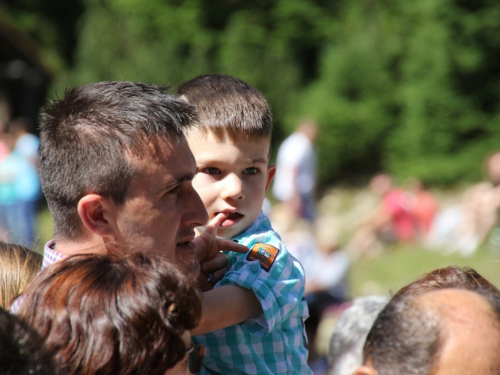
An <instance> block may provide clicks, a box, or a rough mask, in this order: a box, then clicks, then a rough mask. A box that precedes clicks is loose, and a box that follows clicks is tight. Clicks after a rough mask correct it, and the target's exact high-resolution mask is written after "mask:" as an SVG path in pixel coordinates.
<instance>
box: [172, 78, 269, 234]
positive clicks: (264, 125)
mask: <svg viewBox="0 0 500 375" xmlns="http://www.w3.org/2000/svg"><path fill="white" fill-rule="evenodd" d="M177 91H178V94H179V95H181V98H182V99H184V100H186V101H187V102H189V103H190V104H193V105H194V106H195V107H196V108H197V110H198V126H196V127H192V128H189V129H188V130H187V132H186V137H187V140H188V142H189V146H190V147H191V150H192V151H193V154H194V157H195V159H196V164H197V166H198V170H199V172H198V174H197V175H196V177H195V178H194V180H193V186H194V187H195V189H196V191H197V192H198V193H199V194H200V196H201V199H202V200H203V203H204V205H205V207H206V209H207V211H208V215H209V218H210V219H212V218H213V217H215V216H217V214H219V213H221V212H222V213H226V214H228V218H227V219H226V220H225V221H224V222H223V223H222V225H221V226H220V228H219V230H218V232H217V233H218V235H219V236H221V237H223V238H226V239H229V238H232V237H234V236H235V235H237V234H239V233H241V232H243V231H244V230H245V229H247V228H248V227H249V226H250V225H251V224H252V223H253V222H254V221H255V220H256V219H257V217H258V216H259V214H260V211H261V209H262V203H263V201H264V198H265V194H266V190H267V188H268V187H269V184H270V183H271V181H272V178H273V176H274V173H275V167H274V166H271V165H269V155H270V147H271V132H272V116H271V110H270V108H269V105H268V104H267V101H266V99H265V98H264V96H263V95H262V94H261V93H260V92H259V91H258V90H257V89H255V88H254V87H252V86H250V85H249V84H247V83H245V82H243V81H242V80H240V79H238V78H234V77H230V76H225V75H215V74H214V75H202V76H198V77H196V78H193V79H192V80H190V81H187V82H185V83H184V84H182V85H181V86H180V87H179V88H178V90H177Z"/></svg>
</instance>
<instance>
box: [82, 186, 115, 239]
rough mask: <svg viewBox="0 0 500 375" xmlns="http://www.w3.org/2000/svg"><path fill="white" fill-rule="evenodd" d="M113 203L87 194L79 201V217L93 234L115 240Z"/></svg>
mask: <svg viewBox="0 0 500 375" xmlns="http://www.w3.org/2000/svg"><path fill="white" fill-rule="evenodd" d="M113 207H114V206H113V205H112V204H111V202H110V201H109V200H108V199H106V198H104V197H103V196H101V195H99V194H87V195H85V196H84V197H82V198H81V199H80V200H79V201H78V207H77V209H78V215H79V216H80V220H81V221H82V223H83V225H84V226H85V228H86V229H87V230H88V231H89V232H90V233H92V234H94V235H96V236H99V237H103V238H111V239H115V238H114V237H115V234H116V233H115V222H114V215H113V213H114V210H113Z"/></svg>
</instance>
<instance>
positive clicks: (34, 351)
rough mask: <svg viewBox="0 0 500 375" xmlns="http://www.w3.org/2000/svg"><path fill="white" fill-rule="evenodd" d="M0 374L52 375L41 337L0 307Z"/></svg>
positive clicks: (47, 353)
mask: <svg viewBox="0 0 500 375" xmlns="http://www.w3.org/2000/svg"><path fill="white" fill-rule="evenodd" d="M0 374H2V375H55V374H57V371H56V370H55V367H54V364H53V361H52V355H51V354H50V352H49V351H47V349H46V348H45V346H44V342H43V340H42V338H41V337H40V336H39V335H38V334H37V333H36V332H35V331H34V330H33V329H32V328H31V327H29V326H28V325H27V324H26V323H24V322H23V321H21V320H20V319H19V318H18V317H16V316H14V315H11V314H9V313H8V312H7V311H5V310H4V309H2V308H0Z"/></svg>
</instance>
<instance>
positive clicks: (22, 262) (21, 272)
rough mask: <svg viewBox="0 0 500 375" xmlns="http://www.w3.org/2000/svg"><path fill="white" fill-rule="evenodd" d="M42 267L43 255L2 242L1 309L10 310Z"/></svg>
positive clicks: (0, 264)
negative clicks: (14, 301)
mask: <svg viewBox="0 0 500 375" xmlns="http://www.w3.org/2000/svg"><path fill="white" fill-rule="evenodd" d="M41 267H42V255H40V254H38V253H35V252H34V251H31V250H29V249H27V248H25V247H23V246H21V245H15V244H7V243H4V242H0V281H1V285H0V307H2V308H4V309H7V310H8V309H9V308H10V305H11V304H12V301H13V300H14V299H15V298H16V297H17V296H18V295H19V294H21V293H22V292H23V291H24V289H26V287H27V286H28V284H29V283H30V282H31V280H33V278H34V277H35V276H36V274H37V273H38V271H40V268H41Z"/></svg>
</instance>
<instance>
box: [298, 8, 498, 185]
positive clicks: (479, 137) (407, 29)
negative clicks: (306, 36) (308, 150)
mask: <svg viewBox="0 0 500 375" xmlns="http://www.w3.org/2000/svg"><path fill="white" fill-rule="evenodd" d="M473 3H474V9H473V10H472V9H466V8H465V6H467V7H470V6H471V4H469V3H467V4H465V2H464V3H462V2H459V1H451V0H423V1H420V2H418V3H414V2H412V3H402V2H391V1H385V2H384V1H360V2H343V7H342V9H341V16H340V18H339V22H338V24H337V26H336V27H335V28H334V29H332V30H333V31H332V33H331V35H330V38H329V45H328V47H327V48H326V49H325V53H324V54H323V56H322V62H321V64H322V65H321V66H322V69H321V73H320V75H319V77H318V79H317V80H316V82H315V83H313V84H312V85H311V86H309V87H308V90H307V91H306V94H305V96H304V99H303V100H302V103H303V106H302V107H301V108H300V109H299V110H298V111H299V113H300V112H306V111H309V112H310V113H311V114H312V115H314V116H316V117H317V118H318V119H319V121H320V122H321V126H322V131H323V134H324V136H322V137H321V143H320V151H321V153H322V155H323V157H322V158H321V160H322V161H324V162H323V165H322V166H321V170H320V172H321V177H322V181H323V183H325V184H330V183H333V182H335V181H338V179H350V180H351V181H352V180H356V178H358V177H359V176H360V175H363V174H366V173H367V172H371V173H373V172H375V171H376V170H377V169H385V170H388V171H389V172H391V173H393V174H394V175H396V176H397V177H399V178H406V177H410V176H416V177H419V178H421V179H423V180H424V181H427V182H430V183H433V184H441V185H446V184H451V183H455V182H457V181H458V180H464V179H465V180H472V179H477V178H479V176H480V174H481V168H480V164H481V160H482V159H483V158H484V156H485V154H486V153H487V152H489V151H491V150H494V149H498V144H499V141H500V127H499V126H498V125H499V124H498V114H499V112H498V105H497V103H498V99H499V98H498V85H497V84H493V83H492V82H495V83H497V82H498V78H499V73H500V72H499V69H498V67H497V66H495V65H494V64H492V61H490V60H491V59H492V58H493V56H494V55H498V52H500V51H499V49H500V41H499V38H498V36H497V35H496V34H495V32H494V30H495V31H496V32H498V31H499V30H498V29H499V27H500V22H499V21H498V19H499V18H496V19H494V17H498V12H500V4H497V3H495V2H489V1H475V2H473ZM493 34H495V35H493ZM486 36H487V37H486ZM483 37H486V38H484V39H483Z"/></svg>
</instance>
